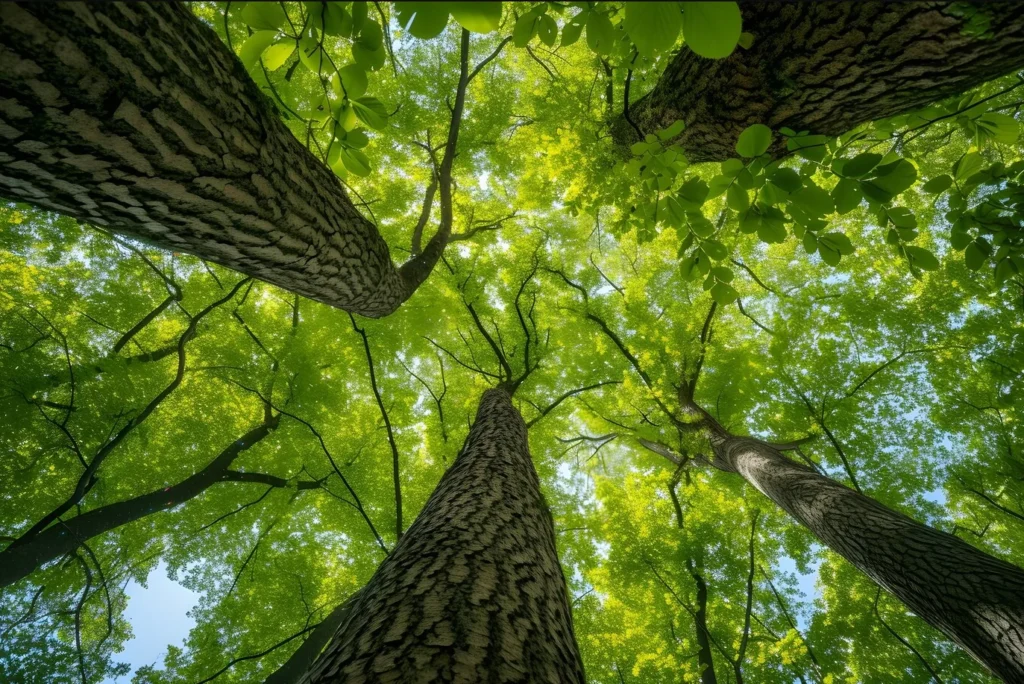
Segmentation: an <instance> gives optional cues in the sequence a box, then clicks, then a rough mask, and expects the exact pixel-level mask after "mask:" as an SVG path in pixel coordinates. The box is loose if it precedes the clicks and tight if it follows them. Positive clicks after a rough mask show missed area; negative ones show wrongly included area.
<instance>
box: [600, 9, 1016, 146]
mask: <svg viewBox="0 0 1024 684" xmlns="http://www.w3.org/2000/svg"><path fill="white" fill-rule="evenodd" d="M740 8H741V10H742V14H743V25H744V27H746V29H745V30H746V31H748V32H749V33H750V36H751V38H750V43H751V44H750V45H749V46H747V47H746V48H745V49H740V50H736V51H735V52H733V54H732V55H730V56H729V57H727V58H725V59H721V60H716V61H709V60H707V59H705V58H703V57H701V56H700V55H698V54H697V53H695V52H693V51H692V50H689V49H685V48H684V49H682V50H680V51H679V54H677V55H676V56H675V58H674V59H672V61H671V62H670V63H669V64H668V65H667V66H666V67H665V71H664V73H663V74H662V75H661V76H660V77H659V79H658V83H657V85H656V86H655V87H654V88H653V90H651V92H650V93H648V94H646V95H645V96H643V97H642V98H640V99H638V100H637V101H636V102H632V103H629V104H628V106H627V109H626V114H625V115H624V116H621V117H620V118H619V120H618V121H617V122H616V124H615V131H616V134H617V136H618V137H619V138H620V140H622V141H630V142H632V141H633V140H636V139H637V138H638V137H640V136H639V135H638V134H637V132H636V130H635V129H634V126H636V127H639V130H640V131H642V132H644V133H651V132H653V131H655V130H657V129H660V128H668V127H669V126H671V125H672V124H673V123H674V122H675V121H677V120H681V121H685V122H686V129H685V130H684V131H683V133H682V134H681V135H680V136H679V137H678V138H677V139H676V142H677V143H678V144H679V145H680V146H681V147H682V149H683V150H684V151H685V153H686V156H687V158H688V159H690V160H691V161H725V160H726V159H728V158H729V157H732V156H733V154H734V151H733V145H734V144H735V142H736V138H737V137H739V134H740V133H741V132H742V131H743V130H744V129H745V128H746V127H748V126H750V125H751V124H756V123H760V124H765V125H767V126H769V127H771V128H772V129H776V130H778V129H779V128H783V127H786V128H790V129H792V130H794V131H811V132H812V133H815V134H822V135H830V136H838V135H842V134H843V133H846V132H847V131H850V130H852V129H854V128H855V127H857V126H858V125H860V124H862V123H864V122H866V121H875V120H878V119H884V118H888V117H891V116H895V115H897V114H902V113H904V112H907V111H910V110H913V109H917V108H920V107H924V106H925V105H928V104H930V103H932V102H935V101H938V100H942V99H945V98H947V97H950V96H952V95H956V94H958V93H961V92H963V91H964V90H967V89H969V88H972V87H974V86H976V85H978V84H980V83H984V82H985V81H990V80H992V79H994V78H997V77H999V76H1002V75H1003V74H1007V73H1010V72H1012V71H1013V70H1015V69H1020V68H1021V67H1024V57H1021V54H1022V52H1024V12H1022V11H1021V8H1020V6H1019V5H1018V4H1016V3H1013V2H990V3H983V4H982V3H979V4H973V3H958V2H895V3H889V2H835V3H814V2H801V3H787V2H756V3H743V4H741V5H740ZM684 30H685V29H684ZM783 152H785V147H784V146H782V145H777V146H776V147H775V148H774V150H773V153H774V154H776V155H779V154H782V153H783Z"/></svg>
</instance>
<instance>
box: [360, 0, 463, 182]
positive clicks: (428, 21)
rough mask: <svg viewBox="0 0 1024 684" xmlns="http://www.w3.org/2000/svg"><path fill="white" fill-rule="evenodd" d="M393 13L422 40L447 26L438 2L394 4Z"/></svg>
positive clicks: (437, 33)
mask: <svg viewBox="0 0 1024 684" xmlns="http://www.w3.org/2000/svg"><path fill="white" fill-rule="evenodd" d="M395 13H396V14H397V15H398V25H399V26H401V27H403V28H405V29H407V30H408V31H409V33H411V34H412V35H413V36H415V37H417V38H420V39H422V40H429V39H430V38H434V37H436V36H439V35H441V32H442V31H444V27H445V26H447V25H448V7H447V5H446V4H444V3H440V2H396V3H395ZM353 173H355V171H353Z"/></svg>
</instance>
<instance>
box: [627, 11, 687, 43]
mask: <svg viewBox="0 0 1024 684" xmlns="http://www.w3.org/2000/svg"><path fill="white" fill-rule="evenodd" d="M625 9H626V16H625V18H624V19H623V20H622V27H623V28H624V29H625V30H626V34H627V35H629V38H630V40H632V41H633V44H634V45H636V49H637V51H638V52H639V53H640V54H641V55H643V56H644V57H653V56H654V54H655V53H657V52H664V51H666V50H668V49H669V48H671V47H672V46H673V45H674V44H675V42H676V38H678V37H679V30H680V29H681V28H682V27H683V18H682V16H680V14H679V4H678V3H675V2H627V3H625Z"/></svg>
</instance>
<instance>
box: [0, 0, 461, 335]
mask: <svg viewBox="0 0 1024 684" xmlns="http://www.w3.org/2000/svg"><path fill="white" fill-rule="evenodd" d="M0 27H2V28H3V31H4V33H5V34H6V35H7V36H8V38H7V39H5V40H4V45H3V48H2V50H3V51H2V52H0V59H2V60H3V63H4V64H5V65H6V66H5V68H4V70H3V73H4V75H3V79H2V81H0V96H2V97H3V98H4V100H5V102H6V103H7V104H6V106H5V110H4V114H3V116H4V122H5V123H4V135H3V139H4V141H5V142H4V143H3V151H2V157H0V161H3V163H4V165H5V167H6V168H7V172H6V173H5V174H4V175H3V178H2V181H0V191H2V192H3V194H4V195H5V196H7V197H8V198H11V199H16V200H20V201H25V202H29V203H32V204H35V205H38V206H42V207H46V208H48V209H52V210H55V211H59V212H61V213H63V214H66V215H69V216H74V217H76V218H79V219H82V220H84V221H89V222H91V223H94V224H97V225H99V226H103V227H105V228H109V229H110V230H115V231H118V232H121V233H124V234H128V235H132V236H136V237H141V238H143V239H145V240H146V241H148V242H151V243H153V244H155V245H160V246H162V247H165V248H167V249H171V250H176V251H186V252H191V253H193V254H198V255H200V256H202V257H203V258H205V259H208V260H210V261H214V262H216V263H220V264H223V265H225V266H229V267H231V268H234V269H236V270H239V271H241V272H243V273H248V274H251V275H253V276H255V277H258V278H260V279H262V280H265V281H267V282H271V283H274V284H276V285H280V286H281V287H284V288H285V289H288V290H291V291H292V292H297V293H299V294H302V295H305V296H308V297H311V298H313V299H316V300H319V301H322V302H325V303H327V304H330V305H332V306H337V307H340V308H343V309H346V310H349V311H353V312H356V313H360V314H363V315H366V316H383V315H386V314H388V313H390V312H392V311H394V310H395V308H396V307H398V306H399V305H400V304H401V303H402V302H404V301H405V300H406V299H408V298H409V297H410V296H411V295H412V293H413V292H414V291H415V290H416V288H417V287H419V285H420V284H421V283H422V282H423V281H424V280H425V279H426V277H427V276H428V275H429V273H430V271H431V270H432V269H433V267H434V264H435V263H436V262H437V260H438V258H440V256H441V252H442V251H443V249H444V245H445V243H446V242H447V240H448V235H449V233H450V228H451V220H450V217H449V218H448V220H447V221H444V220H442V224H441V228H440V229H439V230H438V232H437V233H436V234H435V236H433V237H432V238H431V240H430V241H429V242H428V243H427V245H426V247H425V248H424V249H423V250H422V252H420V253H418V254H417V255H415V256H414V257H412V258H411V259H410V260H409V261H407V262H406V263H405V264H403V265H402V266H401V267H396V266H395V265H394V264H393V263H392V261H391V256H390V252H389V250H388V246H387V244H386V243H385V242H384V240H383V238H381V236H380V234H379V233H378V232H377V228H376V226H374V225H373V223H371V222H370V221H368V220H367V219H366V218H364V217H363V216H362V215H361V214H360V213H359V210H358V209H357V208H356V207H355V206H354V205H353V204H352V201H351V200H350V199H349V197H348V194H347V193H346V192H345V190H344V189H343V188H342V186H341V183H340V182H339V181H338V179H337V178H336V177H335V175H334V173H332V171H331V170H330V169H329V168H327V167H326V166H325V165H324V164H323V163H322V162H321V161H320V160H317V159H316V158H315V157H314V156H313V155H312V154H311V153H310V151H309V150H308V149H307V148H306V147H305V146H304V145H303V144H302V143H300V142H299V141H298V140H297V139H296V138H295V137H294V136H293V135H292V133H291V132H290V131H289V130H288V128H287V126H285V125H284V123H283V122H282V121H281V119H280V118H279V116H278V114H277V112H276V111H275V110H274V109H273V107H272V106H271V104H270V103H269V102H268V101H267V99H266V97H265V96H264V95H263V94H262V93H260V91H259V88H258V87H257V86H256V84H255V83H254V82H253V80H252V79H251V78H250V77H249V76H248V75H247V74H246V73H245V69H244V68H243V67H242V65H241V64H240V63H239V61H238V59H237V58H236V57H235V55H234V54H233V53H232V52H231V51H230V50H229V49H228V48H227V47H226V46H225V45H224V43H223V42H221V40H219V39H218V38H217V36H216V34H215V33H214V32H213V31H212V30H211V29H210V28H209V27H207V26H205V25H203V23H202V22H201V21H199V19H197V18H196V17H195V16H194V15H193V14H192V13H191V12H190V11H189V9H188V7H187V6H185V5H179V4H175V3H167V4H156V5H128V4H124V3H121V4H110V5H89V4H81V3H66V4H47V5H17V4H7V5H4V7H3V8H2V9H0ZM467 40H468V38H467ZM55 45H59V46H61V49H60V50H54V49H53V47H54V46H55ZM84 84H87V85H84ZM464 98H465V81H463V82H462V83H461V84H460V90H459V93H458V96H457V98H456V105H455V110H454V111H453V115H452V125H451V133H450V136H449V138H448V142H447V147H446V151H445V160H444V162H443V164H442V167H441V172H442V173H444V172H445V171H447V174H448V178H449V181H448V183H449V184H450V174H451V164H452V161H453V159H454V154H455V146H456V144H457V140H458V128H459V122H460V119H461V116H462V107H463V101H464ZM447 191H448V192H450V185H449V188H448V190H447ZM445 192H446V188H445V187H444V185H442V190H441V193H442V201H443V200H444V199H445V197H444V195H445ZM448 199H449V201H450V198H448Z"/></svg>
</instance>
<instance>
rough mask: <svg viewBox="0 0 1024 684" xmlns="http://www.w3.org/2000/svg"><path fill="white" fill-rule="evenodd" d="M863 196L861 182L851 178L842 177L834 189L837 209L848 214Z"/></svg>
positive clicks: (833, 196) (833, 197)
mask: <svg viewBox="0 0 1024 684" xmlns="http://www.w3.org/2000/svg"><path fill="white" fill-rule="evenodd" d="M862 198H863V194H862V193H861V186H860V183H858V182H857V181H855V180H851V179H849V178H840V179H839V182H838V183H836V187H835V188H833V189H832V200H833V201H834V202H835V204H836V211H837V212H838V213H840V214H846V213H849V212H851V211H853V210H854V209H856V208H857V206H858V205H859V204H860V201H861V199H862Z"/></svg>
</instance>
